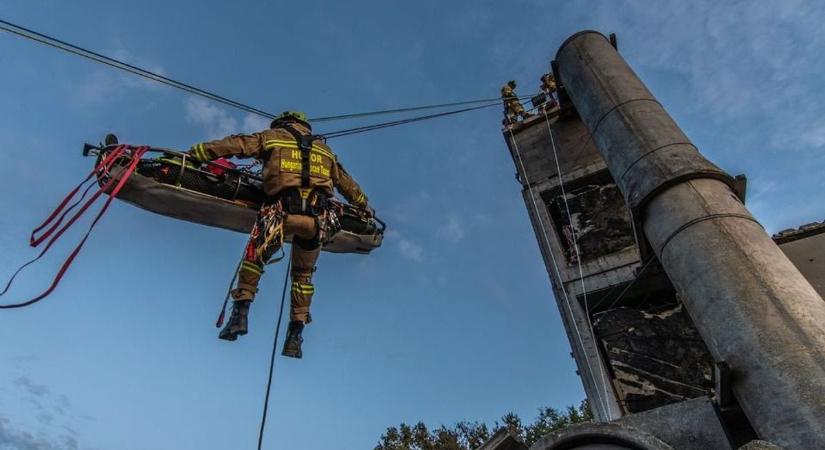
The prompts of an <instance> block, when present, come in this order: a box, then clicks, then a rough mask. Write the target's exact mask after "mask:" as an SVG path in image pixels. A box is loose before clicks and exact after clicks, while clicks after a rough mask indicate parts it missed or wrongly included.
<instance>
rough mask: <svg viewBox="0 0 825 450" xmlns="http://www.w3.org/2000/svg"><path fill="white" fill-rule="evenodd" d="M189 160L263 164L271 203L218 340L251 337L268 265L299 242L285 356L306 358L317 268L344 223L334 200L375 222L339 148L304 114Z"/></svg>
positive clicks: (211, 145)
mask: <svg viewBox="0 0 825 450" xmlns="http://www.w3.org/2000/svg"><path fill="white" fill-rule="evenodd" d="M189 154H190V155H191V156H192V157H193V158H195V159H197V160H199V161H211V160H214V159H217V158H220V157H225V156H236V157H240V158H250V157H251V158H256V159H259V160H261V161H262V163H263V173H262V174H263V190H264V192H265V194H266V195H267V199H266V201H265V202H264V204H263V206H262V207H261V210H260V211H259V213H258V218H257V220H256V223H255V226H254V229H253V230H252V234H251V235H250V238H249V242H248V243H247V245H246V248H245V251H244V256H243V260H242V261H241V264H240V270H239V272H238V283H237V286H236V287H235V289H233V290H232V292H231V294H232V299H233V300H234V301H233V302H232V313H231V315H230V317H229V321H228V322H227V324H226V326H225V327H224V328H223V330H221V332H220V335H219V336H218V337H219V338H221V339H225V340H228V341H234V340H235V339H237V338H238V336H243V335H245V334H246V333H247V314H248V313H249V307H250V305H251V304H252V301H253V300H254V298H255V294H256V293H257V292H258V282H259V281H260V279H261V276H262V275H263V273H264V267H265V266H266V264H267V263H268V262H269V261H270V259H271V258H273V256H275V255H276V254H278V252H279V250H281V246H282V244H283V243H284V242H285V240H286V239H288V238H290V237H291V238H292V243H293V246H292V270H291V273H290V276H291V279H292V284H291V289H290V300H291V302H290V322H289V328H288V330H287V338H286V342H284V348H283V352H282V354H283V355H284V356H289V357H293V358H300V357H301V356H302V352H301V343H302V342H303V338H302V336H301V333H302V331H303V329H304V325H305V324H308V323H309V322H311V321H312V317H311V316H310V313H309V306H310V304H311V303H312V296H313V294H314V293H315V287H314V286H313V284H312V274H313V272H314V271H315V263H316V261H317V260H318V256H319V254H320V253H321V245H322V244H323V242H324V240H325V238H328V237H330V236H331V235H332V234H334V233H335V231H337V230H336V229H334V227H335V226H336V224H338V223H339V222H338V220H337V219H336V217H335V212H334V211H333V210H332V209H330V207H329V205H328V199H329V198H330V197H332V195H333V188H335V189H337V190H338V191H339V192H340V193H341V195H343V196H344V198H346V200H347V201H348V202H350V203H351V204H352V205H354V206H356V207H358V208H361V209H362V210H364V211H367V215H370V216H371V215H372V214H373V212H372V209H371V208H369V206H368V203H367V196H366V195H365V194H364V192H363V191H362V190H361V188H360V187H359V186H358V183H356V182H355V180H353V179H352V177H351V176H350V175H349V174H348V173H347V172H346V170H344V167H343V166H342V165H341V163H339V162H338V158H337V157H336V156H335V154H334V153H333V152H332V150H331V149H330V148H329V147H328V146H327V145H326V144H325V143H324V142H322V141H321V140H318V139H317V138H315V136H313V135H312V128H311V126H310V124H309V122H308V121H307V118H306V115H305V114H303V113H301V112H297V111H286V112H284V113H282V114H280V115H279V116H278V117H276V118H275V119H274V120H273V121H272V124H271V125H270V129H268V130H264V131H261V132H259V133H253V134H251V135H233V136H228V137H226V138H223V139H219V140H217V141H210V142H204V143H202V144H197V145H195V146H193V147H192V149H191V150H190V151H189Z"/></svg>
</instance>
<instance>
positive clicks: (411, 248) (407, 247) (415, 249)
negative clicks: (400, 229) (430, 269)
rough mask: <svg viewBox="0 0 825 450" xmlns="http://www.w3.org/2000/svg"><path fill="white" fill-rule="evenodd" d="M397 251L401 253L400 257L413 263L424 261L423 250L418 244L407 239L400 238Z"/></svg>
mask: <svg viewBox="0 0 825 450" xmlns="http://www.w3.org/2000/svg"><path fill="white" fill-rule="evenodd" d="M398 251H400V252H401V256H403V257H405V258H408V259H411V260H413V261H416V262H421V261H423V260H424V249H423V248H422V247H421V246H420V245H419V244H418V243H416V242H413V241H411V240H409V239H404V238H402V239H399V240H398Z"/></svg>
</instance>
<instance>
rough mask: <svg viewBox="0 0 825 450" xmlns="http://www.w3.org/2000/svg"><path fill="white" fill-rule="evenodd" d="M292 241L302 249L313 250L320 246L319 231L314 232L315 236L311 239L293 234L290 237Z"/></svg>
mask: <svg viewBox="0 0 825 450" xmlns="http://www.w3.org/2000/svg"><path fill="white" fill-rule="evenodd" d="M292 243H293V244H295V245H297V246H298V247H301V248H302V249H304V250H309V251H312V250H315V249H317V248H318V247H320V246H321V238H320V233H315V236H314V237H313V238H312V239H301V238H299V237H298V236H295V237H294V238H292Z"/></svg>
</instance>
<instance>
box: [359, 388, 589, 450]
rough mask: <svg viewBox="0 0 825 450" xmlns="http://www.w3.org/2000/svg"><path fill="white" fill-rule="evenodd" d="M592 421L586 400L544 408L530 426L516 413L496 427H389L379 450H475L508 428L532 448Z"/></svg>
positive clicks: (459, 424) (468, 424) (473, 424)
mask: <svg viewBox="0 0 825 450" xmlns="http://www.w3.org/2000/svg"><path fill="white" fill-rule="evenodd" d="M592 419H593V415H592V413H591V412H590V407H589V406H588V405H587V401H586V400H585V401H583V402H582V403H581V404H580V405H579V406H578V407H576V406H568V407H567V408H566V409H565V410H564V411H560V410H558V409H555V408H550V407H545V408H541V409H539V414H538V416H537V417H536V419H535V420H533V421H532V422H531V423H529V424H526V425H525V424H524V423H523V422H522V420H521V418H520V417H519V416H518V415H516V414H514V413H512V412H509V413H507V414H505V415H504V416H502V417H501V419H500V421H496V422H495V423H493V424H492V426H490V425H487V424H486V423H482V422H470V421H466V420H465V421H461V422H457V423H455V424H453V425H452V426H445V425H441V426H439V427H438V428H433V429H429V428H427V425H425V424H424V423H423V422H418V423H416V424H415V425H409V424H406V423H401V424H400V425H398V426H397V427H389V428H387V431H386V432H385V433H384V434H383V435H381V439H380V440H379V442H378V445H377V446H376V447H375V450H474V449H476V448H478V447H480V446H481V445H482V444H483V443H484V442H486V441H487V440H488V439H489V438H490V437H491V436H492V435H493V434H494V433H495V432H496V431H498V430H499V429H500V428H507V429H508V430H509V431H510V432H511V433H512V434H513V435H515V436H517V437H518V438H519V439H521V441H522V442H524V444H525V445H527V446H530V445H532V444H533V443H534V442H536V441H537V440H538V439H539V438H541V437H542V436H544V435H545V434H548V433H553V432H557V431H561V430H563V429H564V428H567V427H569V426H570V425H573V424H577V423H583V422H590V421H591V420H592Z"/></svg>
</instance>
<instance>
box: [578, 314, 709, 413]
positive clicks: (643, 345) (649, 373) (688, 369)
mask: <svg viewBox="0 0 825 450" xmlns="http://www.w3.org/2000/svg"><path fill="white" fill-rule="evenodd" d="M665 300H666V299H665ZM672 300H673V301H674V302H675V301H676V300H675V298H673V299H672ZM593 327H594V329H595V331H596V335H597V336H598V338H599V340H600V341H601V342H602V346H603V348H604V350H605V357H606V358H607V360H608V361H609V363H610V366H611V369H612V374H613V377H614V378H613V384H614V386H615V387H616V390H617V391H618V394H619V398H621V399H622V406H623V407H624V409H625V411H627V412H628V413H638V412H643V411H648V410H651V409H654V408H658V407H661V406H665V405H668V404H671V403H675V402H680V401H684V400H688V399H692V398H697V397H709V396H712V395H713V387H714V383H713V378H712V374H713V360H712V358H711V357H710V354H709V353H708V350H707V347H706V346H705V344H704V342H702V340H701V338H700V337H699V333H698V332H697V331H696V328H695V327H694V325H693V323H692V322H691V320H690V317H688V315H687V313H685V311H684V307H683V305H682V304H680V303H677V304H675V305H674V304H671V305H670V306H666V307H664V308H662V307H657V308H654V309H651V310H648V311H645V310H641V309H637V308H627V307H620V308H613V309H609V310H607V311H604V312H601V313H599V314H597V315H596V317H595V320H594V322H593Z"/></svg>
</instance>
